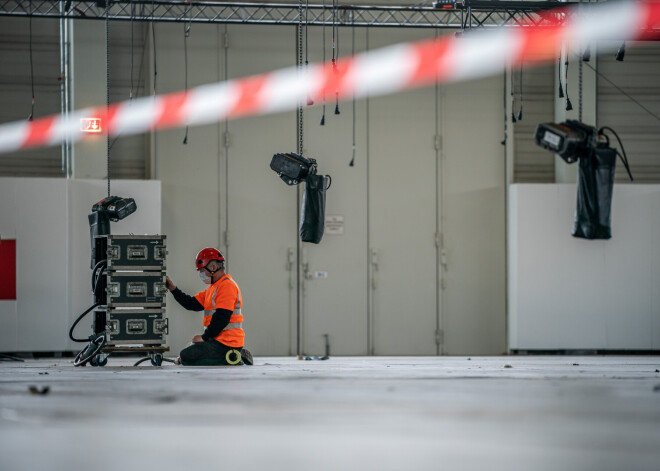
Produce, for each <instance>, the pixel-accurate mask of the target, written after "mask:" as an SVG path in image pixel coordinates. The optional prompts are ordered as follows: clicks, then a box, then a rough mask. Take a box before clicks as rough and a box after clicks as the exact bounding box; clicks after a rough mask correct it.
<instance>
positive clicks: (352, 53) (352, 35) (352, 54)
mask: <svg viewBox="0 0 660 471" xmlns="http://www.w3.org/2000/svg"><path fill="white" fill-rule="evenodd" d="M352 20H354V19H353V18H352ZM352 23H353V24H352V25H351V57H354V56H355V21H352ZM355 120H356V117H355V87H353V156H352V157H351V161H350V163H349V164H348V166H349V167H353V166H354V165H355V122H356V121H355Z"/></svg>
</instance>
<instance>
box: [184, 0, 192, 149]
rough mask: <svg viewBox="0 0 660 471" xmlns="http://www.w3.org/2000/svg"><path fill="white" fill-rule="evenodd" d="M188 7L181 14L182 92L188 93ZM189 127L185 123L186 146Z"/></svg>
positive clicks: (189, 24)
mask: <svg viewBox="0 0 660 471" xmlns="http://www.w3.org/2000/svg"><path fill="white" fill-rule="evenodd" d="M187 17H188V5H187V4H186V9H185V10H184V12H183V69H184V71H183V75H184V90H185V91H186V93H187V92H188V36H189V35H190V27H191V23H190V22H187V21H186V20H187ZM189 127H190V126H188V124H187V123H186V134H185V135H184V136H183V144H184V145H185V144H188V129H189Z"/></svg>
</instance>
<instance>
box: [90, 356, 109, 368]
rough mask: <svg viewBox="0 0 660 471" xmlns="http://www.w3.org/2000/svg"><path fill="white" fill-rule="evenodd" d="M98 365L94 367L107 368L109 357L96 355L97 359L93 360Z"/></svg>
mask: <svg viewBox="0 0 660 471" xmlns="http://www.w3.org/2000/svg"><path fill="white" fill-rule="evenodd" d="M93 361H94V362H95V363H96V364H95V365H92V366H105V365H107V364H108V355H104V354H101V355H96V358H94V360H93Z"/></svg>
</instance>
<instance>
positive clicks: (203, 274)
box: [197, 270, 211, 285]
mask: <svg viewBox="0 0 660 471" xmlns="http://www.w3.org/2000/svg"><path fill="white" fill-rule="evenodd" d="M197 273H199V279H200V280H202V283H205V284H207V285H210V284H211V277H210V276H209V275H208V273H206V270H201V271H198V272H197Z"/></svg>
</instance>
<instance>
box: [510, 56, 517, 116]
mask: <svg viewBox="0 0 660 471" xmlns="http://www.w3.org/2000/svg"><path fill="white" fill-rule="evenodd" d="M514 79H515V77H514V74H513V68H511V122H512V123H515V122H516V121H517V119H516V112H515V111H514V108H515V107H516V90H515V88H516V87H515V85H514V84H515V80H514Z"/></svg>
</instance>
